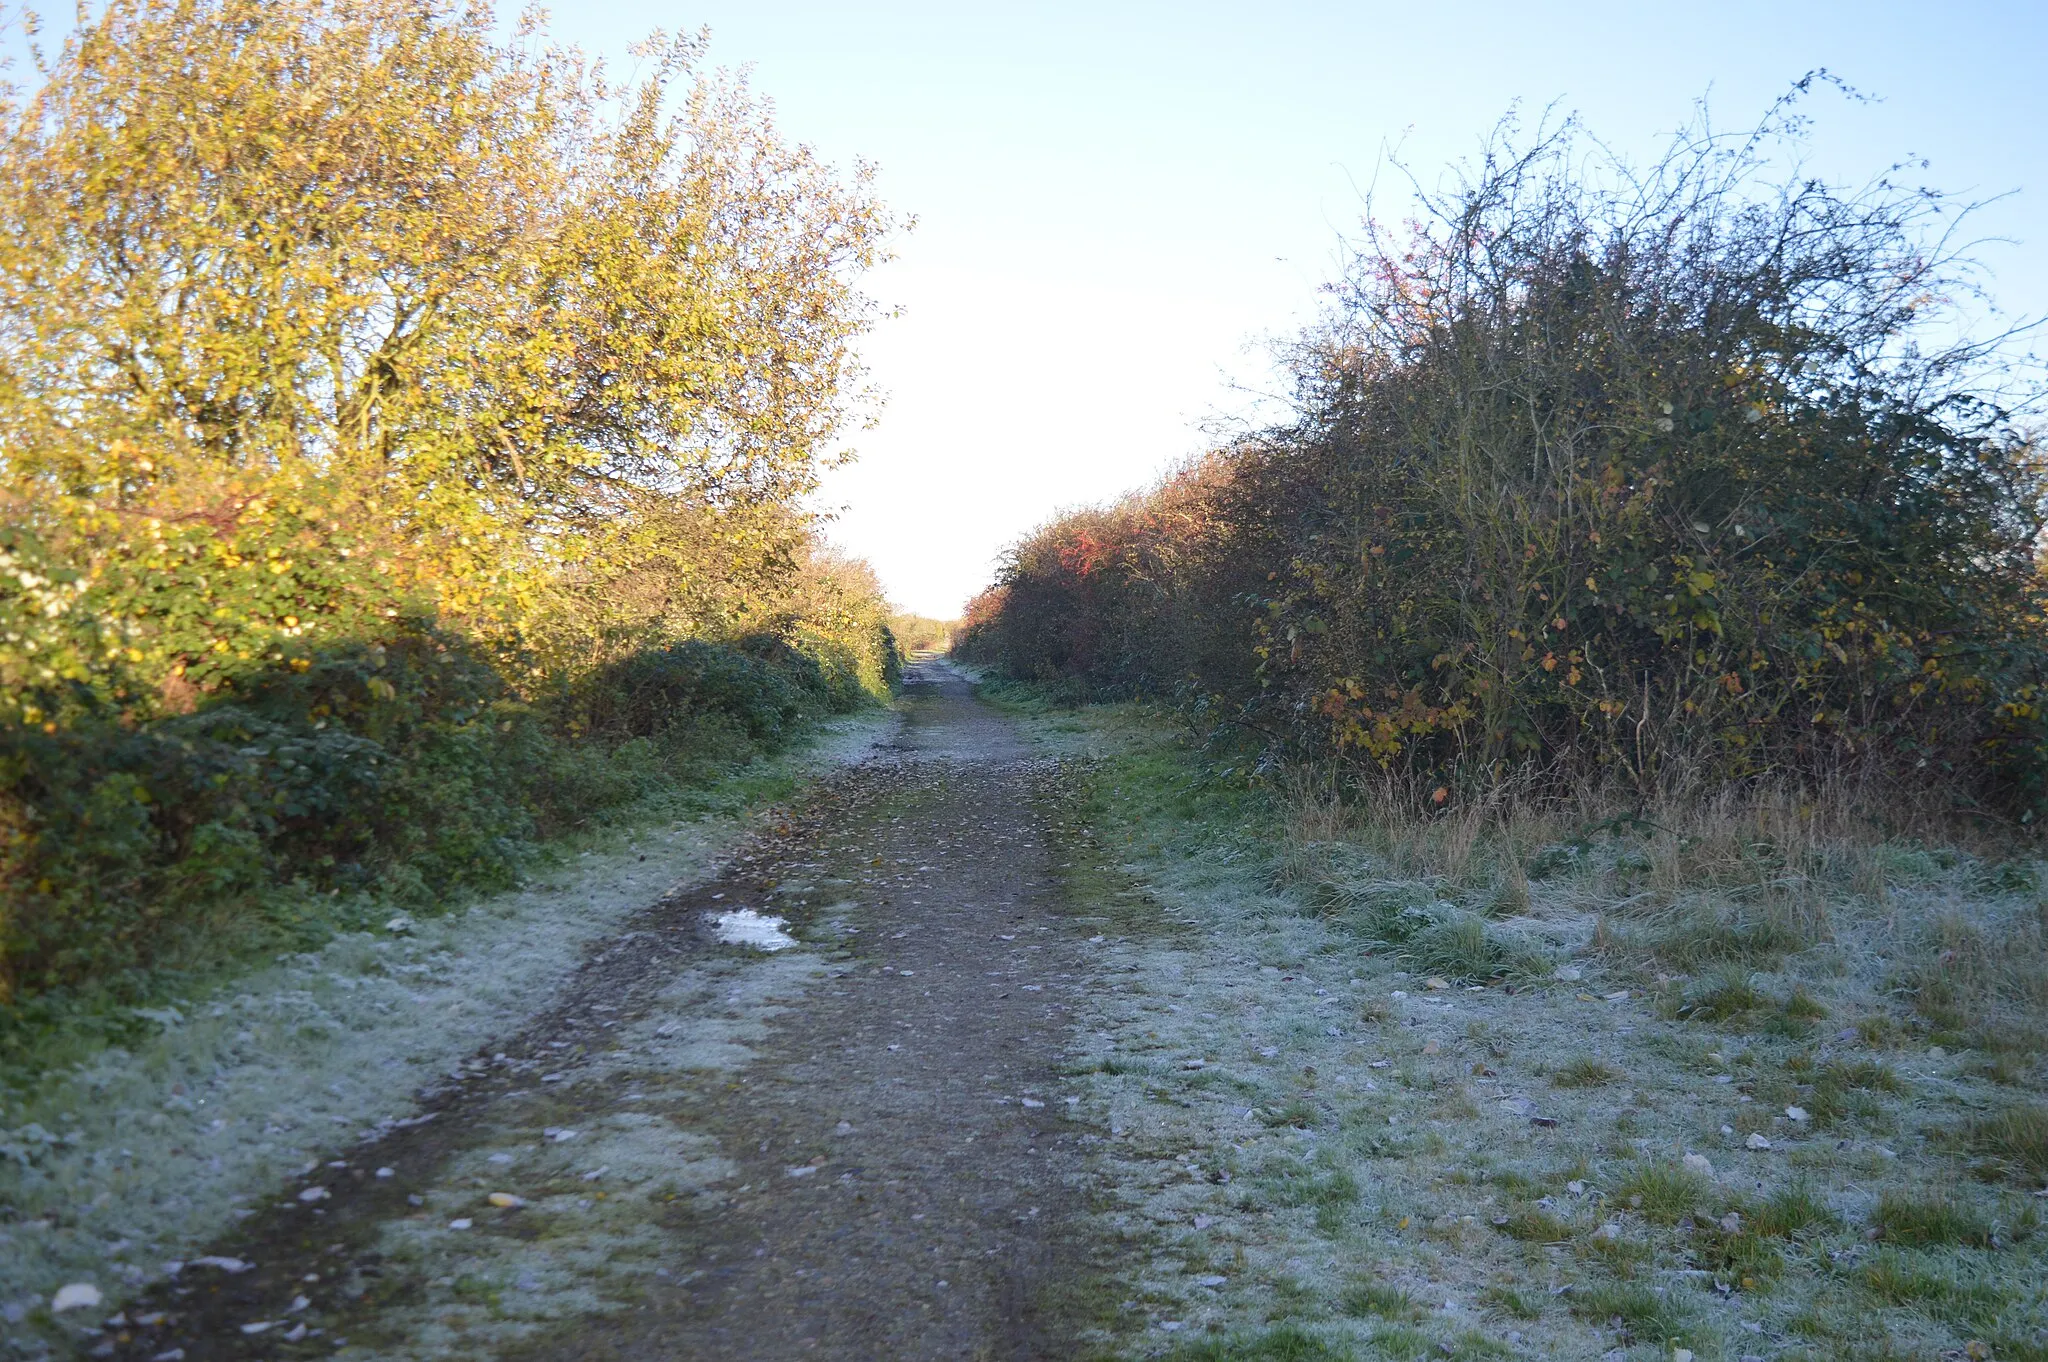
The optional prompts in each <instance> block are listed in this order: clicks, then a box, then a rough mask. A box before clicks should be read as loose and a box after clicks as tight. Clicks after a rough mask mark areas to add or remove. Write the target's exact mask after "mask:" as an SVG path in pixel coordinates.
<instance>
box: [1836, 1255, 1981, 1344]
mask: <svg viewBox="0 0 2048 1362" xmlns="http://www.w3.org/2000/svg"><path fill="white" fill-rule="evenodd" d="M1858 1279H1859V1281H1860V1283H1861V1285H1862V1286H1863V1289H1864V1290H1866V1291H1868V1292H1869V1293H1870V1294H1871V1295H1873V1296H1875V1297H1876V1298H1877V1299H1878V1300H1880V1301H1883V1302H1884V1303H1885V1304H1887V1305H1903V1306H1908V1307H1911V1308H1913V1309H1917V1310H1919V1311H1921V1312H1922V1313H1924V1314H1927V1315H1929V1316H1931V1317H1933V1318H1935V1319H1938V1320H1942V1321H1944V1322H1947V1323H1952V1324H1960V1325H1965V1326H1970V1325H1980V1324H1984V1323H1987V1322H1989V1321H1990V1320H1993V1319H1995V1318H1997V1316H1998V1314H1999V1313H2000V1312H2001V1311H2002V1310H2003V1309H2004V1307H2005V1304H2006V1297H2005V1293H2004V1292H2003V1291H2002V1290H2000V1289H1999V1287H1998V1285H1997V1283H1995V1282H1993V1281H1991V1280H1990V1279H1988V1278H1987V1277H1985V1276H1983V1275H1981V1274H1980V1273H1978V1272H1976V1271H1975V1270H1973V1268H1972V1267H1971V1266H1969V1265H1966V1264H1964V1263H1961V1262H1959V1261H1957V1260H1956V1259H1955V1258H1954V1257H1953V1256H1941V1257H1936V1256H1932V1255H1926V1254H1917V1253H1906V1252H1900V1251H1898V1250H1888V1251H1886V1252H1884V1253H1880V1254H1879V1255H1878V1256H1877V1257H1876V1258H1875V1259H1873V1260H1872V1261H1871V1262H1870V1263H1869V1264H1868V1265H1867V1266H1865V1267H1864V1268H1863V1270H1862V1272H1861V1273H1860V1274H1858Z"/></svg>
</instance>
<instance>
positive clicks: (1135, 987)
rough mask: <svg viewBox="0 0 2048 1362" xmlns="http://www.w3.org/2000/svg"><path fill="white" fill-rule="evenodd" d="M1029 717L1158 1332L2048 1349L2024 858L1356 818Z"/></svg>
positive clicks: (1132, 1235) (1147, 727)
mask: <svg viewBox="0 0 2048 1362" xmlns="http://www.w3.org/2000/svg"><path fill="white" fill-rule="evenodd" d="M1012 705H1013V708H1015V709H1017V711H1018V712H1019V713H1020V714H1021V715H1022V716H1023V717H1024V718H1025V721H1026V723H1027V725H1028V726H1029V727H1030V729H1031V730H1032V731H1033V732H1034V733H1035V734H1036V736H1037V737H1038V738H1039V739H1040V740H1041V741H1042V742H1043V743H1045V744H1046V745H1047V746H1048V747H1049V748H1051V749H1052V750H1054V751H1058V752H1061V753H1064V754H1065V755H1067V756H1068V757H1069V758H1070V759H1071V760H1072V761H1073V763H1074V767H1075V771H1076V773H1077V777H1078V778H1077V779H1076V780H1075V781H1074V782H1073V785H1074V789H1075V794H1074V796H1073V800H1074V802H1073V804H1072V806H1071V808H1070V809H1069V814H1070V825H1071V826H1072V828H1073V829H1075V830H1074V831H1072V832H1071V833H1070V835H1071V836H1072V837H1073V839H1074V848H1075V852H1074V855H1073V856H1072V861H1073V869H1072V870H1070V872H1069V873H1070V874H1071V875H1073V876H1074V885H1073V887H1074V888H1075V890H1076V892H1077V893H1079V894H1081V895H1083V896H1084V897H1086V898H1088V899H1089V900H1090V902H1091V907H1090V910H1089V911H1091V912H1094V913H1095V914H1097V915H1098V917H1099V918H1100V920H1101V921H1102V922H1103V923H1104V926H1105V929H1106V930H1107V931H1108V933H1109V934H1110V936H1111V937H1112V940H1111V943H1110V948H1111V951H1112V960H1113V964H1112V966H1111V974H1110V979H1111V983H1110V985H1109V987H1108V988H1106V989H1105V990H1104V991H1102V992H1101V993H1100V994H1098V997H1097V1006H1096V1008H1095V1010H1094V1014H1093V1015H1092V1016H1090V1017H1088V1018H1086V1019H1085V1020H1084V1022H1083V1029H1082V1032H1081V1035H1082V1037H1083V1040H1082V1043H1081V1045H1080V1047H1079V1049H1078V1050H1077V1053H1076V1054H1075V1056H1074V1061H1073V1065H1072V1069H1073V1073H1074V1078H1073V1082H1074V1083H1075V1088H1074V1092H1075V1093H1076V1094H1078V1095H1079V1096H1080V1097H1081V1099H1082V1101H1081V1106H1080V1108H1079V1114H1080V1115H1081V1116H1082V1117H1084V1118H1085V1119H1090V1120H1093V1121H1095V1122H1098V1123H1099V1125H1100V1127H1101V1128H1102V1129H1103V1130H1104V1131H1106V1133H1107V1135H1108V1138H1107V1140H1106V1141H1105V1142H1104V1144H1103V1146H1102V1147H1103V1148H1104V1149H1105V1150H1106V1151H1107V1152H1106V1153H1105V1154H1104V1155H1103V1157H1102V1162H1101V1166H1100V1167H1099V1168H1098V1170H1097V1179H1098V1182H1099V1185H1100V1186H1101V1188H1102V1189H1103V1194H1104V1195H1105V1196H1106V1197H1107V1198H1108V1199H1109V1203H1110V1209H1108V1210H1106V1211H1104V1212H1103V1215H1102V1226H1103V1230H1104V1232H1105V1233H1107V1234H1110V1235H1113V1236H1120V1237H1122V1238H1123V1239H1124V1240H1125V1241H1127V1244H1128V1249H1129V1255H1128V1262H1129V1264H1130V1267H1129V1269H1128V1285H1127V1288H1126V1294H1127V1296H1128V1299H1126V1300H1125V1301H1124V1302H1123V1305H1124V1313H1123V1318H1124V1320H1125V1321H1126V1322H1127V1323H1128V1324H1129V1325H1130V1326H1131V1334H1130V1337H1131V1338H1133V1339H1135V1340H1137V1342H1136V1344H1135V1349H1136V1351H1138V1352H1139V1353H1141V1354H1147V1355H1150V1354H1170V1355H1175V1356H1182V1357H1186V1358H1196V1357H1217V1358H1222V1357H1232V1358H1253V1357H1269V1356H1270V1357H1303V1358H1309V1357H1392V1358H1411V1357H1419V1356H1422V1355H1424V1354H1425V1353H1426V1354H1428V1355H1430V1356H1445V1355H1449V1356H1459V1357H1488V1356H1541V1357H1600V1356H1613V1355H1617V1350H1618V1352H1619V1355H1624V1356H1631V1357H1641V1358H1644V1359H1648V1358H1653V1357H1654V1358H1665V1359H1668V1358H1670V1357H1671V1356H1673V1350H1674V1349H1675V1348H1684V1349H1689V1350H1691V1351H1693V1352H1694V1353H1695V1355H1697V1356H1698V1357H1700V1358H1702V1359H1706V1358H1727V1359H1730V1360H1731V1362H1733V1359H1737V1358H1744V1357H1773V1358H1781V1357H1783V1358H1791V1357H1815V1358H1819V1357H1836V1356H1930V1357H1931V1356H1935V1355H1937V1354H1939V1353H1943V1352H1944V1350H1960V1349H1964V1348H1966V1347H1967V1346H1968V1345H1970V1344H1972V1343H1974V1344H1976V1345H1977V1346H1978V1353H1976V1354H1972V1355H1988V1356H1994V1357H1999V1358H2027V1357H2036V1358H2038V1357H2044V1356H2048V1235H2043V1234H2041V1233H2039V1232H2038V1228H2039V1222H2040V1219H2041V1215H2042V1211H2043V1209H2044V1201H2043V1197H2042V1195H2041V1194H2042V1191H2043V1181H2044V1179H2048V1168H2043V1167H2042V1166H2040V1158H2041V1156H2040V1154H2039V1152H2038V1151H2039V1148H2040V1147H2041V1143H2042V1142H2041V1140H2040V1138H2039V1132H2040V1131H2041V1130H2043V1129H2048V1121H2044V1120H2043V1118H2042V1117H2041V1115H2040V1113H2042V1112H2043V1110H2044V1106H2043V1071H2042V1054H2041V1050H2040V1039H2039V1036H2040V1026H2041V1017H2042V1016H2043V1015H2044V1013H2043V1012H2042V1011H2041V1005H2040V999H2041V994H2040V992H2039V990H2040V989H2041V987H2042V981H2043V980H2044V979H2048V970H2044V963H2048V957H2044V955H2043V942H2042V912H2043V909H2042V898H2041V895H2040V891H2039V889H2038V888H2037V887H2036V884H2035V880H2034V869H2033V867H2031V866H2029V865H2024V864H2022V865H2014V864H2000V863H1996V862H1992V861H1989V860H1985V859H1980V858H1977V857H1973V856H1970V855H1967V854H1963V853H1959V852H1952V851H1947V850H1943V849H1940V848H1925V847H1920V846H1917V845H1909V844H1903V843H1896V842H1882V841H1865V842H1862V843H1851V842H1848V841H1841V840H1833V839H1832V837H1831V835H1827V836H1824V835H1818V834H1814V833H1813V831H1812V829H1811V827H1810V826H1809V827H1808V828H1807V831H1806V834H1805V835H1803V836H1792V835H1788V834H1791V833H1794V832H1796V831H1797V830H1798V827H1799V824H1798V821H1797V819H1796V818H1793V817H1791V816H1790V814H1791V813H1792V812H1795V811H1788V810H1782V809H1780V810H1775V811H1773V810H1762V811H1759V810H1756V809H1751V810H1749V811H1747V813H1746V814H1745V812H1744V811H1742V810H1736V809H1718V810H1716V809H1708V810H1702V811H1695V821H1694V822H1693V824H1692V826H1691V827H1690V828H1689V829H1688V831H1687V832H1686V833H1685V835H1683V836H1681V835H1677V834H1672V833H1669V832H1667V831H1666V830H1665V829H1666V828H1668V827H1671V826H1675V823H1673V822H1672V821H1671V820H1672V818H1674V817H1675V816H1676V814H1677V813H1679V812H1682V811H1667V813H1666V816H1665V817H1664V818H1660V819H1658V820H1656V821H1657V822H1658V823H1659V824H1661V825H1662V826H1634V825H1623V826H1619V827H1613V826H1610V827H1607V828H1594V829H1590V830H1586V829H1577V828H1573V827H1571V826H1569V825H1565V824H1561V823H1559V822H1558V821H1556V820H1551V821H1549V822H1544V821H1540V820H1530V821H1526V822H1524V823H1523V824H1521V825H1519V826H1510V827H1507V828H1505V829H1503V828H1501V827H1499V826H1494V827H1488V826H1485V825H1483V824H1476V825H1475V824H1468V825H1466V826H1462V827H1461V826H1459V825H1458V823H1457V821H1456V820H1453V819H1449V818H1444V819H1431V820H1418V819H1415V818H1413V817H1412V816H1411V817H1409V818H1408V819H1407V821H1406V822H1405V823H1400V822H1396V821H1394V820H1393V819H1391V818H1384V817H1382V818H1369V819H1368V818H1361V817H1360V815H1359V813H1358V811H1357V810H1356V809H1351V810H1346V809H1343V808H1340V807H1336V806H1333V805H1330V804H1327V803H1324V802H1319V801H1314V800H1301V799H1293V800H1291V799H1288V798H1285V797H1283V796H1280V795H1276V794H1264V793H1259V792H1255V791H1248V790H1246V789H1245V788H1243V787H1242V786H1241V785H1233V784H1232V783H1230V782H1228V781H1225V780H1220V779H1218V778H1217V777H1216V776H1215V775H1214V774H1213V772H1211V770H1210V769H1209V768H1208V767H1207V766H1206V765H1205V763H1204V762H1202V761H1201V760H1200V759H1199V758H1198V757H1197V756H1196V755H1195V754H1192V753H1189V752H1187V751H1186V750H1184V749H1183V748H1182V747H1181V746H1180V745H1179V744H1178V743H1177V741H1176V739H1175V735H1174V732H1173V730H1172V728H1171V727H1170V726H1169V725H1168V724H1167V723H1165V722H1164V720H1163V719H1161V718H1160V717H1158V716H1155V715H1152V714H1148V713H1147V712H1146V711H1144V710H1143V709H1140V708H1135V707H1128V706H1101V707H1091V708H1083V709H1079V710H1056V709H1050V708H1045V707H1042V706H1034V705H1030V704H1028V703H1023V704H1019V703H1017V702H1016V701H1015V700H1013V701H1012ZM1774 819H1777V820H1779V821H1778V822H1777V823H1775V824H1774V823H1773V821H1772V820H1774ZM1083 828H1085V829H1087V830H1088V831H1086V832H1083V831H1081V829H1083ZM2030 1132H2031V1133H2030ZM2029 1150H2032V1151H2035V1152H2032V1153H2029V1152H2027V1151H2029ZM1953 1355H1957V1356H1960V1355H1962V1353H1961V1352H1956V1353H1954V1354H1953Z"/></svg>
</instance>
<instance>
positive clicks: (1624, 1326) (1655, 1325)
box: [1565, 1282, 1690, 1343]
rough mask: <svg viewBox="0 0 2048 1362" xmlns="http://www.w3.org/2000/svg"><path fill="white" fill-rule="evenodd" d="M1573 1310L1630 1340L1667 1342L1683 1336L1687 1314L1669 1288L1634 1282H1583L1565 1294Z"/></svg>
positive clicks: (1576, 1314)
mask: <svg viewBox="0 0 2048 1362" xmlns="http://www.w3.org/2000/svg"><path fill="white" fill-rule="evenodd" d="M1565 1301H1566V1303H1567V1305H1568V1307H1569V1308H1570V1310H1571V1312H1572V1314H1573V1315H1574V1316H1576V1317H1577V1318H1579V1319H1582V1320H1585V1321H1586V1322H1587V1323H1589V1324H1594V1325H1606V1326H1608V1327H1610V1328H1619V1329H1620V1331H1621V1333H1622V1334H1623V1335H1624V1336H1625V1337H1626V1338H1627V1339H1629V1340H1630V1341H1633V1342H1644V1343H1666V1342H1669V1341H1670V1340H1672V1339H1677V1338H1683V1337H1684V1336H1685V1334H1686V1330H1687V1327H1688V1325H1689V1323H1690V1316H1689V1315H1688V1313H1687V1312H1686V1311H1684V1310H1683V1309H1681V1308H1680V1307H1679V1306H1678V1304H1677V1303H1676V1302H1674V1301H1673V1300H1672V1299H1671V1297H1670V1295H1669V1293H1668V1292H1660V1291H1656V1290H1654V1289H1652V1288H1650V1287H1647V1286H1638V1285H1636V1284H1634V1283H1624V1282H1614V1283H1598V1284H1595V1285H1591V1286H1582V1287H1579V1288H1578V1289H1577V1290H1575V1291H1572V1292H1571V1293H1570V1294H1568V1295H1567V1296H1566V1297H1565Z"/></svg>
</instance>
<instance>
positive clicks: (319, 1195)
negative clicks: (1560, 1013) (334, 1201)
mask: <svg viewBox="0 0 2048 1362" xmlns="http://www.w3.org/2000/svg"><path fill="white" fill-rule="evenodd" d="M327 1196H328V1192H327V1189H326V1188H325V1187H308V1188H307V1189H306V1190H305V1191H303V1192H300V1193H299V1200H301V1201H325V1200H327Z"/></svg>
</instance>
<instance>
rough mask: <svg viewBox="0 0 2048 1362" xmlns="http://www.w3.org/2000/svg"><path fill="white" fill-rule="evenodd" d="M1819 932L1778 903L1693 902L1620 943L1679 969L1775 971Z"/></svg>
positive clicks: (1627, 935)
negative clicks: (1738, 967)
mask: <svg viewBox="0 0 2048 1362" xmlns="http://www.w3.org/2000/svg"><path fill="white" fill-rule="evenodd" d="M1817 936H1818V933H1817V931H1816V929H1815V926H1814V924H1812V923H1811V922H1809V921H1807V920H1806V919H1805V918H1804V917H1803V916H1802V915H1800V914H1798V913H1796V912H1793V911H1791V910H1789V909H1786V908H1784V907H1782V906H1780V905H1777V904H1766V905H1764V906H1762V907H1754V906H1743V907H1740V908H1716V907H1714V906H1710V905H1706V904H1699V903H1695V904H1692V905H1690V906H1688V907H1687V908H1685V909H1682V910H1667V911H1665V912H1663V913H1661V914H1659V915H1658V916H1657V917H1656V918H1655V919H1653V920H1652V921H1650V922H1649V923H1647V924H1646V925H1644V926H1642V927H1638V928H1635V929H1632V930H1629V931H1626V932H1624V933H1621V934H1620V939H1621V942H1622V944H1623V945H1624V947H1626V948H1628V949H1630V950H1633V951H1637V952H1641V953H1642V954H1644V955H1648V956H1651V957H1654V958H1655V959H1656V960H1657V961H1659V962H1660V963H1662V964H1664V965H1665V966H1667V967H1669V968H1672V969H1678V970H1697V969H1706V968H1711V967H1713V966H1716V965H1723V966H1734V965H1743V966H1748V967H1750V968H1764V969H1774V968H1776V967H1777V965H1778V963H1779V962H1780V961H1782V960H1783V959H1784V958H1785V957H1786V956H1787V955H1790V954H1792V953H1794V952H1796V951H1802V950H1805V949H1806V948H1807V947H1808V946H1811V945H1813V944H1814V941H1815V940H1816V939H1817Z"/></svg>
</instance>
